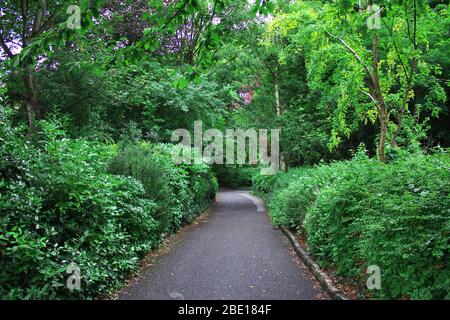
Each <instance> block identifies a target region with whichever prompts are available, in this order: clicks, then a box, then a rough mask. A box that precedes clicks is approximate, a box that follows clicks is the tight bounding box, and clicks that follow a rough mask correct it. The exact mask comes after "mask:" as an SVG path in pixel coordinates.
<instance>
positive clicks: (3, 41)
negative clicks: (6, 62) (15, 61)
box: [0, 37, 14, 59]
mask: <svg viewBox="0 0 450 320" xmlns="http://www.w3.org/2000/svg"><path fill="white" fill-rule="evenodd" d="M0 47H2V49H3V51H5V53H6V55H7V56H8V57H9V58H10V59H12V58H13V57H14V55H13V53H12V52H11V50H10V49H9V48H8V46H7V45H6V43H5V40H3V38H2V37H0Z"/></svg>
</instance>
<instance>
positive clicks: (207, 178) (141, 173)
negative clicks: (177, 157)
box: [109, 143, 217, 233]
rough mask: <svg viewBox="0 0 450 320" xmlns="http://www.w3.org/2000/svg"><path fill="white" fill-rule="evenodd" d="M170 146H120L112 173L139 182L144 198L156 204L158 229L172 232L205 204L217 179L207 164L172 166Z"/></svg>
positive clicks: (210, 199) (111, 167) (215, 185)
mask: <svg viewBox="0 0 450 320" xmlns="http://www.w3.org/2000/svg"><path fill="white" fill-rule="evenodd" d="M171 151H172V146H171V145H164V144H159V145H152V144H147V143H140V144H135V145H127V146H122V147H120V148H119V151H118V153H117V155H116V156H115V157H114V158H113V159H112V161H111V163H110V166H109V170H110V172H111V173H114V174H120V175H124V176H130V177H133V178H135V179H137V180H139V181H141V182H142V184H143V185H144V188H145V193H146V198H148V199H150V200H152V201H153V202H155V203H156V205H157V207H156V210H155V219H156V220H157V221H158V222H159V225H160V232H161V233H167V232H170V231H175V230H177V229H178V228H179V227H181V226H182V225H183V224H184V223H187V222H190V221H192V219H193V218H195V217H196V216H197V215H198V214H199V213H201V212H202V211H203V210H204V209H205V208H206V207H208V206H209V205H210V203H211V201H212V200H213V199H214V197H215V194H216V192H217V181H216V179H215V177H214V175H213V174H212V172H211V169H210V167H209V166H208V165H206V164H199V165H175V164H174V163H173V161H172V158H171Z"/></svg>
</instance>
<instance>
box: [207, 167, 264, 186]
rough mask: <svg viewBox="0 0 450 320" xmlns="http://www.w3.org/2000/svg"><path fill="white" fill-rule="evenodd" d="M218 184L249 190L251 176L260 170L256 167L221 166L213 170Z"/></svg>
mask: <svg viewBox="0 0 450 320" xmlns="http://www.w3.org/2000/svg"><path fill="white" fill-rule="evenodd" d="M214 169H215V171H216V174H217V178H218V179H219V181H220V183H221V184H223V185H225V186H228V187H232V188H250V187H251V186H252V178H253V176H254V175H255V174H256V173H257V172H258V171H259V170H260V168H257V167H248V166H238V165H234V166H231V165H223V166H216V167H215V168H214Z"/></svg>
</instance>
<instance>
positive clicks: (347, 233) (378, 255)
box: [253, 151, 450, 299]
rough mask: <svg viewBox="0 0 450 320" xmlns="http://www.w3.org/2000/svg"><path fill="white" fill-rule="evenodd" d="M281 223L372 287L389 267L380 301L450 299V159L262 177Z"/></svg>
mask: <svg viewBox="0 0 450 320" xmlns="http://www.w3.org/2000/svg"><path fill="white" fill-rule="evenodd" d="M253 189H254V192H255V193H257V194H259V195H261V196H262V197H263V198H265V199H266V201H267V202H268V206H269V210H270V214H271V216H272V219H273V221H274V223H275V224H282V225H284V226H286V227H289V228H291V229H296V230H298V231H304V232H306V235H307V245H308V250H309V252H310V253H311V254H313V256H314V257H315V259H316V260H317V262H318V263H319V264H320V265H321V266H322V267H332V268H333V269H335V270H336V273H337V274H338V275H341V276H344V277H347V278H348V279H349V280H352V281H353V282H354V283H355V284H358V285H361V286H364V284H365V280H366V279H367V275H366V274H365V271H366V269H367V267H368V266H370V265H377V266H379V267H380V268H381V278H382V288H381V290H380V291H377V292H372V293H370V294H369V293H368V292H367V294H368V295H372V296H374V297H378V298H391V299H395V298H404V297H407V298H413V299H443V298H447V299H448V298H450V265H449V261H450V256H449V246H450V156H449V153H448V152H445V151H444V152H439V153H437V154H434V155H432V156H428V155H422V154H414V155H409V156H405V157H401V158H399V159H397V160H396V161H395V162H393V163H390V164H388V165H383V164H381V163H379V161H377V160H373V159H368V158H367V157H365V156H364V155H362V154H359V155H357V156H356V157H355V159H353V160H351V161H348V162H336V163H332V164H330V165H320V166H317V167H314V168H300V169H294V170H292V171H291V172H289V173H288V174H284V175H283V174H280V175H279V176H278V177H275V178H274V177H263V176H256V177H255V178H254V188H253Z"/></svg>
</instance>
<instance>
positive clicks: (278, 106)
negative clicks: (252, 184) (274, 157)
mask: <svg viewBox="0 0 450 320" xmlns="http://www.w3.org/2000/svg"><path fill="white" fill-rule="evenodd" d="M280 78H281V77H280V68H279V65H277V67H276V69H275V73H274V82H275V85H274V86H275V108H276V110H277V117H278V118H279V117H281V100H280V82H281V79H280ZM280 165H281V171H283V172H286V170H287V165H286V159H285V157H284V153H283V150H282V149H281V146H280Z"/></svg>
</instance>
